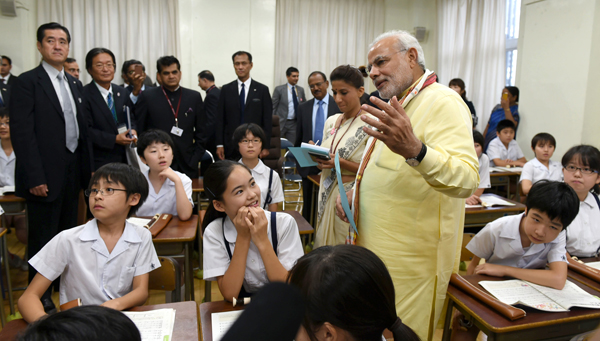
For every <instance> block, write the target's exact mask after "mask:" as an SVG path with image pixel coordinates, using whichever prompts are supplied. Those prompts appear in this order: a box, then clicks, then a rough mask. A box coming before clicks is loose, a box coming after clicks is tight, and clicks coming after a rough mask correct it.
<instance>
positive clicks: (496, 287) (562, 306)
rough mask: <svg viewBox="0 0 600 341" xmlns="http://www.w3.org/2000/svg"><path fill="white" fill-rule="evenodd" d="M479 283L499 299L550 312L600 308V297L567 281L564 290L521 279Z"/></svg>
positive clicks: (507, 302)
mask: <svg viewBox="0 0 600 341" xmlns="http://www.w3.org/2000/svg"><path fill="white" fill-rule="evenodd" d="M479 284H480V285H481V286H482V287H484V288H485V290H487V291H488V292H489V293H490V294H492V295H493V296H494V297H496V298H497V299H498V300H499V301H501V302H503V303H506V304H510V305H516V304H521V305H524V306H528V307H531V308H535V309H538V310H543V311H550V312H562V311H569V308H571V307H580V308H591V309H600V298H598V297H596V296H592V295H590V294H588V293H587V292H585V291H584V290H583V289H581V288H580V287H578V286H577V285H575V284H573V283H572V282H570V281H567V283H566V284H565V287H564V288H563V289H562V290H557V289H552V288H548V287H545V286H542V285H537V284H533V283H530V282H527V281H522V280H520V279H513V280H508V281H481V282H479Z"/></svg>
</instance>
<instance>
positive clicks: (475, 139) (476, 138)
mask: <svg viewBox="0 0 600 341" xmlns="http://www.w3.org/2000/svg"><path fill="white" fill-rule="evenodd" d="M473 142H475V143H479V145H480V146H481V147H482V148H483V146H484V145H485V139H484V138H483V135H481V133H480V132H479V130H473Z"/></svg>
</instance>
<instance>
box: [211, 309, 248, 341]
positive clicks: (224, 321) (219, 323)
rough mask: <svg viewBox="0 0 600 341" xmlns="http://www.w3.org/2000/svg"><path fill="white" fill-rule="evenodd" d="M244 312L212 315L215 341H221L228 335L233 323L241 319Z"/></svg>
mask: <svg viewBox="0 0 600 341" xmlns="http://www.w3.org/2000/svg"><path fill="white" fill-rule="evenodd" d="M242 312H243V310H236V311H227V312H224V313H212V314H211V319H212V334H213V341H220V340H221V339H222V338H223V336H225V334H226V333H227V331H228V330H229V328H230V327H231V326H232V325H233V323H234V322H235V321H236V320H237V319H238V317H240V315H241V314H242Z"/></svg>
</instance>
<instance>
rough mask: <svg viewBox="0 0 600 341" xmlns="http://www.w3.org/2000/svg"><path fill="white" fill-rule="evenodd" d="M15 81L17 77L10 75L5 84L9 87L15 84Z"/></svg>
mask: <svg viewBox="0 0 600 341" xmlns="http://www.w3.org/2000/svg"><path fill="white" fill-rule="evenodd" d="M15 79H17V77H16V76H15V75H13V74H12V73H11V74H10V77H8V82H6V84H7V85H9V86H11V85H13V84H14V82H15Z"/></svg>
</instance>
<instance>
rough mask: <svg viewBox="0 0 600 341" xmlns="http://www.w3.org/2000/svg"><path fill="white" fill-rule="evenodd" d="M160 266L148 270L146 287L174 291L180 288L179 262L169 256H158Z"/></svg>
mask: <svg viewBox="0 0 600 341" xmlns="http://www.w3.org/2000/svg"><path fill="white" fill-rule="evenodd" d="M158 260H159V261H160V268H158V269H155V270H152V271H151V272H150V279H149V280H148V289H150V290H165V291H174V290H178V289H179V288H181V270H180V268H179V263H177V261H176V260H175V259H174V258H171V257H158Z"/></svg>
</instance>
